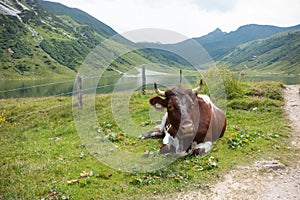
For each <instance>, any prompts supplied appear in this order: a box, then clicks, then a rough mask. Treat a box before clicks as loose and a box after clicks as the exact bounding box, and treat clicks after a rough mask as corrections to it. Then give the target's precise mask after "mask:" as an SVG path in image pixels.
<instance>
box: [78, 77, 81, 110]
mask: <svg viewBox="0 0 300 200" xmlns="http://www.w3.org/2000/svg"><path fill="white" fill-rule="evenodd" d="M77 88H78V107H79V108H80V109H81V108H82V93H81V92H82V78H81V76H78V77H77Z"/></svg>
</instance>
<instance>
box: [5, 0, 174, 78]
mask: <svg viewBox="0 0 300 200" xmlns="http://www.w3.org/2000/svg"><path fill="white" fill-rule="evenodd" d="M0 27H1V29H0V61H1V62H0V78H4V79H18V78H21V79H32V78H39V79H43V78H44V79H46V78H49V77H50V78H64V77H70V76H75V74H76V72H77V70H78V69H79V68H80V66H81V65H82V63H83V62H84V60H85V58H86V57H87V55H88V54H89V53H90V52H91V51H92V50H93V49H94V48H95V47H96V46H98V45H99V44H100V43H101V42H102V41H104V40H105V39H107V38H110V37H112V36H116V34H117V32H116V31H114V30H113V29H112V28H111V27H109V26H108V25H106V24H104V23H102V22H101V21H99V20H97V19H95V18H94V17H92V16H90V15H89V14H87V13H85V12H83V11H81V10H79V9H76V8H69V7H67V6H64V5H62V4H60V3H55V2H47V1H42V0H22V1H18V0H9V1H8V0H4V1H0ZM119 43H122V44H124V43H125V44H129V45H134V43H132V42H130V41H128V40H127V39H125V38H123V37H121V36H118V37H117V40H116V41H115V47H113V48H115V49H117V47H118V48H119V46H120V45H119ZM155 56H156V57H155ZM152 61H160V62H161V63H165V64H166V65H172V66H174V65H177V66H178V65H179V64H178V63H176V62H173V61H169V60H168V59H167V58H165V57H164V56H160V55H159V54H155V55H150V54H147V52H146V51H132V52H130V53H128V54H126V55H123V56H122V57H120V58H118V59H116V60H115V61H114V62H113V63H112V64H111V66H110V68H108V69H107V71H108V72H107V73H120V72H125V71H128V70H130V69H131V68H133V66H138V65H141V64H144V63H151V62H152Z"/></svg>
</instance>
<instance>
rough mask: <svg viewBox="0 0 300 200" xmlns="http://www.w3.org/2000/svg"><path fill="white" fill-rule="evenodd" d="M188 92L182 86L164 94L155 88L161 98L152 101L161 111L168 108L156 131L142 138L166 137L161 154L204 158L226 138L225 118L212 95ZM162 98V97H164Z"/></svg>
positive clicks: (196, 91)
mask: <svg viewBox="0 0 300 200" xmlns="http://www.w3.org/2000/svg"><path fill="white" fill-rule="evenodd" d="M202 85H203V83H202V80H201V81H200V84H199V86H198V87H196V88H194V89H186V88H184V87H182V86H181V85H179V86H176V87H174V88H172V89H168V90H167V91H161V90H160V89H159V88H158V87H157V84H156V83H154V88H155V91H156V93H157V94H158V96H155V97H152V98H151V99H150V100H149V102H150V104H151V105H152V106H154V107H155V108H156V109H158V110H162V109H165V108H166V109H167V112H166V113H165V115H164V116H163V118H162V121H161V124H160V125H159V126H158V127H157V128H156V130H154V131H150V132H147V133H144V134H142V135H141V136H140V139H146V138H153V137H158V138H163V144H162V146H161V148H160V153H163V154H166V153H175V154H177V155H182V156H185V155H188V154H189V155H204V154H206V153H208V152H209V151H210V149H211V147H212V143H213V142H214V141H216V140H218V139H219V138H221V137H222V136H223V135H224V132H225V129H226V117H225V115H224V112H223V111H222V110H221V109H219V108H218V107H217V106H215V105H214V104H213V103H212V101H211V100H210V98H209V96H207V95H201V94H198V93H199V91H200V90H201V88H202ZM162 97H163V98H162Z"/></svg>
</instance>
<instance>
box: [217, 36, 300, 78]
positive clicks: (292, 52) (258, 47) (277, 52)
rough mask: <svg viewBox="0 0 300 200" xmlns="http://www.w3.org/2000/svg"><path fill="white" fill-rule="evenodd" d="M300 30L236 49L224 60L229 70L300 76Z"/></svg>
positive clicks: (249, 43) (256, 41)
mask: <svg viewBox="0 0 300 200" xmlns="http://www.w3.org/2000/svg"><path fill="white" fill-rule="evenodd" d="M299 55H300V30H296V31H287V32H282V33H278V34H275V35H272V36H270V37H268V38H265V39H260V40H254V41H251V42H248V43H245V44H242V45H239V46H238V47H236V48H235V49H234V50H233V51H231V52H230V53H228V54H227V55H226V56H224V57H223V58H222V60H221V61H222V62H223V63H226V65H227V66H228V67H229V69H232V70H237V71H245V72H246V71H253V70H260V71H265V72H269V73H282V72H284V73H288V74H300V56H299Z"/></svg>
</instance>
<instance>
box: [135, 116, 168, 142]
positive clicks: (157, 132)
mask: <svg viewBox="0 0 300 200" xmlns="http://www.w3.org/2000/svg"><path fill="white" fill-rule="evenodd" d="M167 118H168V113H165V115H164V116H163V117H162V120H161V123H160V125H158V126H156V127H155V129H154V130H153V131H149V132H146V133H143V134H142V135H141V136H140V137H139V138H140V139H141V140H143V139H147V138H164V137H165V133H164V127H165V125H166V121H167Z"/></svg>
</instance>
